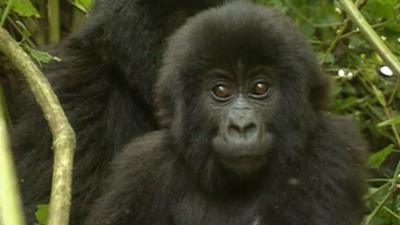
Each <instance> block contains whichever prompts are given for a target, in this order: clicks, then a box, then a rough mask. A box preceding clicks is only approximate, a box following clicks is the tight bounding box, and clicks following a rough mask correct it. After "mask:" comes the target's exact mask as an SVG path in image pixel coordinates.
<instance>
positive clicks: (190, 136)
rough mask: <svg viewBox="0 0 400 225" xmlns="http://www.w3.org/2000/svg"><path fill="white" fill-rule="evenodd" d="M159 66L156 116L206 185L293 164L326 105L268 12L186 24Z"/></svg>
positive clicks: (287, 29)
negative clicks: (167, 128) (316, 118)
mask: <svg viewBox="0 0 400 225" xmlns="http://www.w3.org/2000/svg"><path fill="white" fill-rule="evenodd" d="M248 12H252V13H251V14H249V13H248ZM163 60H164V61H163V67H162V69H161V76H160V78H159V81H158V86H157V92H158V94H157V95H158V99H157V102H158V106H159V109H160V112H159V116H160V118H161V120H162V123H164V125H166V126H168V127H171V131H172V134H173V136H174V139H175V141H174V142H175V143H177V145H178V146H180V147H179V149H180V150H179V151H180V152H181V154H182V155H183V156H184V158H185V160H186V163H187V164H188V165H190V166H191V167H192V168H193V170H194V171H195V172H196V173H201V174H202V176H203V177H204V179H213V180H218V179H223V178H225V177H226V176H227V174H229V173H226V172H222V173H216V171H220V169H221V168H222V170H223V171H229V172H233V173H232V174H235V175H239V177H240V178H243V177H251V176H252V175H254V174H256V173H257V172H260V171H261V170H262V169H267V168H266V167H273V166H272V164H274V163H286V162H289V161H290V160H293V159H295V158H296V157H297V156H298V155H299V154H302V151H304V149H305V145H306V143H307V140H308V138H309V137H308V136H309V134H310V133H311V130H313V124H314V118H315V113H316V112H317V111H318V110H320V108H319V107H320V105H321V104H320V103H319V102H323V101H326V99H325V97H324V96H325V95H324V93H325V92H326V89H327V88H326V85H327V83H326V79H325V77H324V76H323V75H322V74H321V73H320V70H319V66H318V64H317V62H316V60H315V57H314V55H313V53H312V51H311V50H310V48H309V47H308V45H307V43H306V41H305V40H304V38H303V37H302V35H301V34H299V33H298V32H297V30H296V29H294V28H293V26H292V25H291V24H290V22H289V21H288V20H287V19H286V18H284V17H282V16H281V15H279V14H278V13H276V12H274V11H273V10H270V9H266V8H263V7H257V6H255V5H250V4H246V3H243V2H240V1H238V2H236V3H233V4H230V5H229V6H227V7H224V8H221V9H218V10H208V11H206V12H204V13H200V14H199V15H197V16H195V17H194V18H192V19H191V20H189V21H188V22H187V23H186V24H185V25H184V26H183V27H182V28H181V29H179V30H178V31H177V32H176V33H175V34H174V35H173V36H172V37H171V39H170V41H169V43H168V48H167V51H166V53H165V55H164V59H163ZM216 174H218V175H216ZM253 177H254V176H253Z"/></svg>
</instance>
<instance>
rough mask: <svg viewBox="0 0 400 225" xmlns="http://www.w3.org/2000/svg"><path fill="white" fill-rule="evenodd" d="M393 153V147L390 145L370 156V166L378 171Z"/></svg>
mask: <svg viewBox="0 0 400 225" xmlns="http://www.w3.org/2000/svg"><path fill="white" fill-rule="evenodd" d="M392 152H393V145H388V146H386V147H385V148H384V149H382V150H380V151H378V152H376V153H374V154H372V155H370V156H369V157H368V166H370V167H371V168H374V169H378V168H379V167H380V166H381V165H382V163H383V162H384V161H385V160H386V158H387V157H388V156H389V155H390V153H392Z"/></svg>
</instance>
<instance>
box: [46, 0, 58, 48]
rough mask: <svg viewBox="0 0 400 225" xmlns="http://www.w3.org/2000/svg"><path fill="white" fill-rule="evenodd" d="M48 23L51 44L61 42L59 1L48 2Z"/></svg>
mask: <svg viewBox="0 0 400 225" xmlns="http://www.w3.org/2000/svg"><path fill="white" fill-rule="evenodd" d="M47 21H48V23H49V42H50V44H56V43H58V42H59V41H60V3H59V0H48V2H47Z"/></svg>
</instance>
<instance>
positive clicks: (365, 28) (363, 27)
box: [339, 0, 400, 76]
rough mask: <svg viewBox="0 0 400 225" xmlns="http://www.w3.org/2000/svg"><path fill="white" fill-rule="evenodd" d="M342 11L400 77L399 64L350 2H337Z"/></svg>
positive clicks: (340, 0) (348, 0) (347, 0)
mask: <svg viewBox="0 0 400 225" xmlns="http://www.w3.org/2000/svg"><path fill="white" fill-rule="evenodd" d="M339 2H340V4H341V6H342V8H343V10H345V11H346V13H347V15H348V17H349V18H350V19H351V21H352V22H353V23H354V24H355V25H356V26H357V27H358V28H359V29H360V31H361V33H362V34H363V36H364V37H365V38H366V39H367V41H368V42H369V43H370V44H371V45H372V46H373V47H374V48H375V50H376V51H377V52H378V54H379V55H380V56H381V57H382V59H383V60H384V61H385V62H386V63H387V64H388V66H389V67H390V68H392V70H393V71H394V73H395V74H397V75H398V76H400V62H399V61H398V59H397V58H396V56H395V55H394V54H393V53H392V52H391V51H390V50H389V48H388V47H387V46H386V44H385V43H384V42H383V41H382V40H381V38H380V37H379V36H378V34H377V33H376V32H375V31H374V29H373V28H372V27H371V25H369V24H368V22H367V21H366V20H365V18H364V16H363V15H362V14H361V12H360V11H359V10H358V9H357V7H356V6H355V5H354V3H353V2H352V1H351V0H339Z"/></svg>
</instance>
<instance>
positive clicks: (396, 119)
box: [377, 116, 400, 127]
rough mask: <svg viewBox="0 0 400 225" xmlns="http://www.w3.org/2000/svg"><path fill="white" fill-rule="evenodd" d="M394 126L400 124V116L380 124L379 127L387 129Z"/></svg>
mask: <svg viewBox="0 0 400 225" xmlns="http://www.w3.org/2000/svg"><path fill="white" fill-rule="evenodd" d="M394 124H400V116H396V117H394V118H391V119H389V120H386V121H383V122H381V123H378V125H377V127H386V126H390V125H394Z"/></svg>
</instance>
